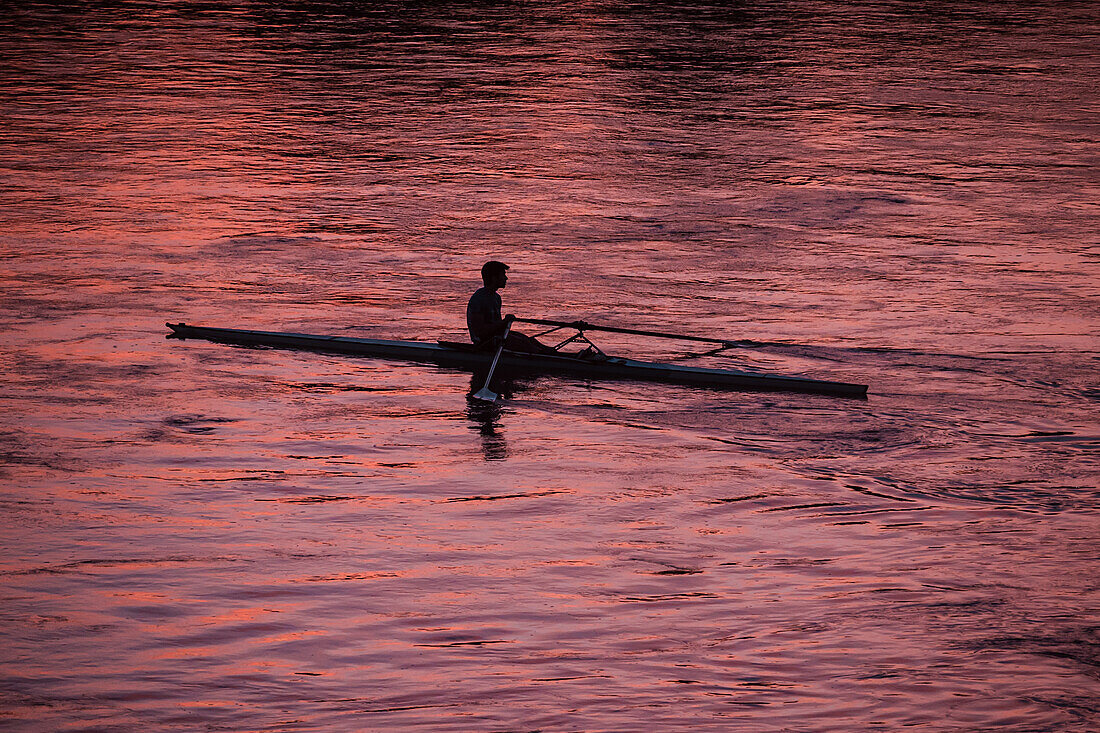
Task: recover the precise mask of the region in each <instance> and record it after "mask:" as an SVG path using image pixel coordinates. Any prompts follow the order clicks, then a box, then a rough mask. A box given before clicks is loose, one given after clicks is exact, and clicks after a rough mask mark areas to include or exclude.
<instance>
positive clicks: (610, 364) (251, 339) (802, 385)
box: [166, 319, 867, 398]
mask: <svg viewBox="0 0 1100 733" xmlns="http://www.w3.org/2000/svg"><path fill="white" fill-rule="evenodd" d="M516 320H518V321H524V322H527V323H540V324H545V325H554V326H555V329H554V330H557V329H558V328H574V329H577V331H578V335H577V336H573V337H571V338H569V339H566V340H565V341H563V342H562V343H561V344H559V346H558V348H560V347H561V346H564V345H565V344H567V343H571V342H573V341H576V340H578V338H580V339H582V340H584V341H586V342H587V341H588V340H587V338H584V336H583V332H584V330H586V329H591V330H604V331H615V332H625V333H640V334H647V335H660V336H662V337H666V338H667V337H674V335H673V334H656V333H655V332H644V331H636V330H632V329H615V328H610V327H600V326H593V325H591V324H587V323H583V322H580V321H577V322H574V323H566V322H559V321H544V320H536V319H516ZM166 325H167V326H168V328H170V329H171V330H172V333H171V334H169V335H168V337H169V338H177V339H204V340H206V341H213V342H216V343H224V344H237V345H241V346H267V347H273V348H283V349H301V350H307V351H320V352H328V353H338V354H350V355H355V356H369V357H378V358H384V359H400V360H406V361H417V362H428V363H434V364H439V365H441V366H447V367H457V368H459V369H466V370H469V369H472V370H478V369H483V368H488V367H489V365H490V363H491V362H492V361H493V357H494V356H495V354H494V353H493V352H486V351H483V350H479V349H477V348H476V347H475V346H473V345H471V344H462V343H456V342H450V341H439V342H436V343H428V342H423V341H389V340H383V339H367V338H353V337H349V336H323V335H312V334H304V333H285V332H278V331H251V330H244V329H236V328H212V327H208V326H191V325H188V324H186V323H168V324H166ZM686 338H687V339H688V340H693V341H710V342H715V343H728V342H723V341H721V340H719V339H704V338H701V337H686ZM588 343H590V344H591V342H588ZM586 352H587V355H586V356H584V357H582V356H579V355H576V354H566V353H560V354H556V355H550V354H527V353H517V352H512V351H503V352H502V353H501V357H500V366H501V367H502V368H506V369H508V370H509V371H514V372H525V373H536V374H563V375H568V376H574V377H582V378H588V379H609V380H638V381H646V382H665V383H670V384H684V385H690V386H698V387H711V388H718V389H744V390H767V391H783V392H809V393H818V394H828V395H837V396H843V397H857V398H858V397H865V396H866V394H867V385H864V384H851V383H848V382H834V381H828V380H822V379H809V378H805V377H793V376H781V375H773V374H758V373H753V372H743V371H735V370H732V369H711V368H706V367H692V366H682V365H679V364H665V363H660V362H649V361H639V360H636V359H626V358H622V357H615V356H608V355H606V354H604V353H603V352H601V351H599V349H598V348H595V347H594V345H592V348H589V349H586Z"/></svg>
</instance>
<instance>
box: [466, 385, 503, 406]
mask: <svg viewBox="0 0 1100 733" xmlns="http://www.w3.org/2000/svg"><path fill="white" fill-rule="evenodd" d="M472 396H473V398H474V399H475V400H481V401H482V402H496V401H497V397H499V396H500V395H498V394H497V393H496V392H493V391H491V390H490V389H489V387H488V386H485V387H482V388H481V389H480V390H478V391H477V392H475V393H474V394H473V395H472Z"/></svg>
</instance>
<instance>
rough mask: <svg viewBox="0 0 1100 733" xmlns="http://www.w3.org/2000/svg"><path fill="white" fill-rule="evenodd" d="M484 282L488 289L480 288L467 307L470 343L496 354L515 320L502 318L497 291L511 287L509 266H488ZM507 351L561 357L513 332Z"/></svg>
mask: <svg viewBox="0 0 1100 733" xmlns="http://www.w3.org/2000/svg"><path fill="white" fill-rule="evenodd" d="M481 280H482V282H484V283H485V286H484V287H481V288H478V290H477V292H475V293H474V294H473V296H472V297H471V298H470V303H469V305H467V306H466V326H467V327H468V328H469V329H470V340H471V341H473V342H474V344H475V345H476V346H477V347H478V348H479V349H483V350H485V351H494V350H496V349H497V348H498V347H499V346H500V343H501V337H502V336H503V335H504V333H505V331H506V330H507V328H508V326H509V325H510V324H511V323H512V321H514V320H515V318H516V317H515V316H513V315H512V314H511V313H509V314H508V315H507V316H505V317H503V318H502V317H501V315H500V309H501V299H500V294H499V293H497V291H498V290H500V289H501V288H503V287H505V286H506V285H507V284H508V265H506V264H504V263H503V262H497V261H496V260H490V261H489V262H486V263H485V264H484V265H482V267H481ZM504 348H506V349H508V350H509V351H520V352H523V353H526V354H557V353H558V352H557V351H555V350H554V349H552V348H550V347H549V346H546V345H545V344H542V343H539V342H538V341H537V340H535V339H534V338H532V337H530V336H526V335H524V334H522V333H519V332H518V331H510V330H509V331H508V338H507V340H506V341H505V342H504Z"/></svg>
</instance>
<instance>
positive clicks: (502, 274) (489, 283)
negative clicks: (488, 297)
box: [481, 260, 508, 290]
mask: <svg viewBox="0 0 1100 733" xmlns="http://www.w3.org/2000/svg"><path fill="white" fill-rule="evenodd" d="M481 281H482V282H484V283H485V287H487V288H492V289H493V290H500V289H501V288H503V287H504V286H505V285H507V284H508V265H506V264H504V263H503V262H497V261H496V260H489V261H488V262H486V263H485V264H484V265H482V266H481Z"/></svg>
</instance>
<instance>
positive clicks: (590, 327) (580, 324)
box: [516, 318, 738, 347]
mask: <svg viewBox="0 0 1100 733" xmlns="http://www.w3.org/2000/svg"><path fill="white" fill-rule="evenodd" d="M516 320H517V321H520V322H521V323H534V324H536V325H540V326H557V327H559V328H575V329H577V330H578V331H610V332H611V333H629V334H634V335H635V336H653V337H654V338H662V339H679V340H681V341H702V342H704V343H708V344H722V345H723V346H727V347H728V346H736V345H737V343H738V342H736V341H730V340H729V339H712V338H706V337H705V336H686V335H684V334H679V333H665V332H663V331H639V330H638V329H636V328H616V327H614V326H596V325H594V324H591V323H585V322H584V321H572V322H570V321H548V320H545V319H542V318H517V319H516Z"/></svg>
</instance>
